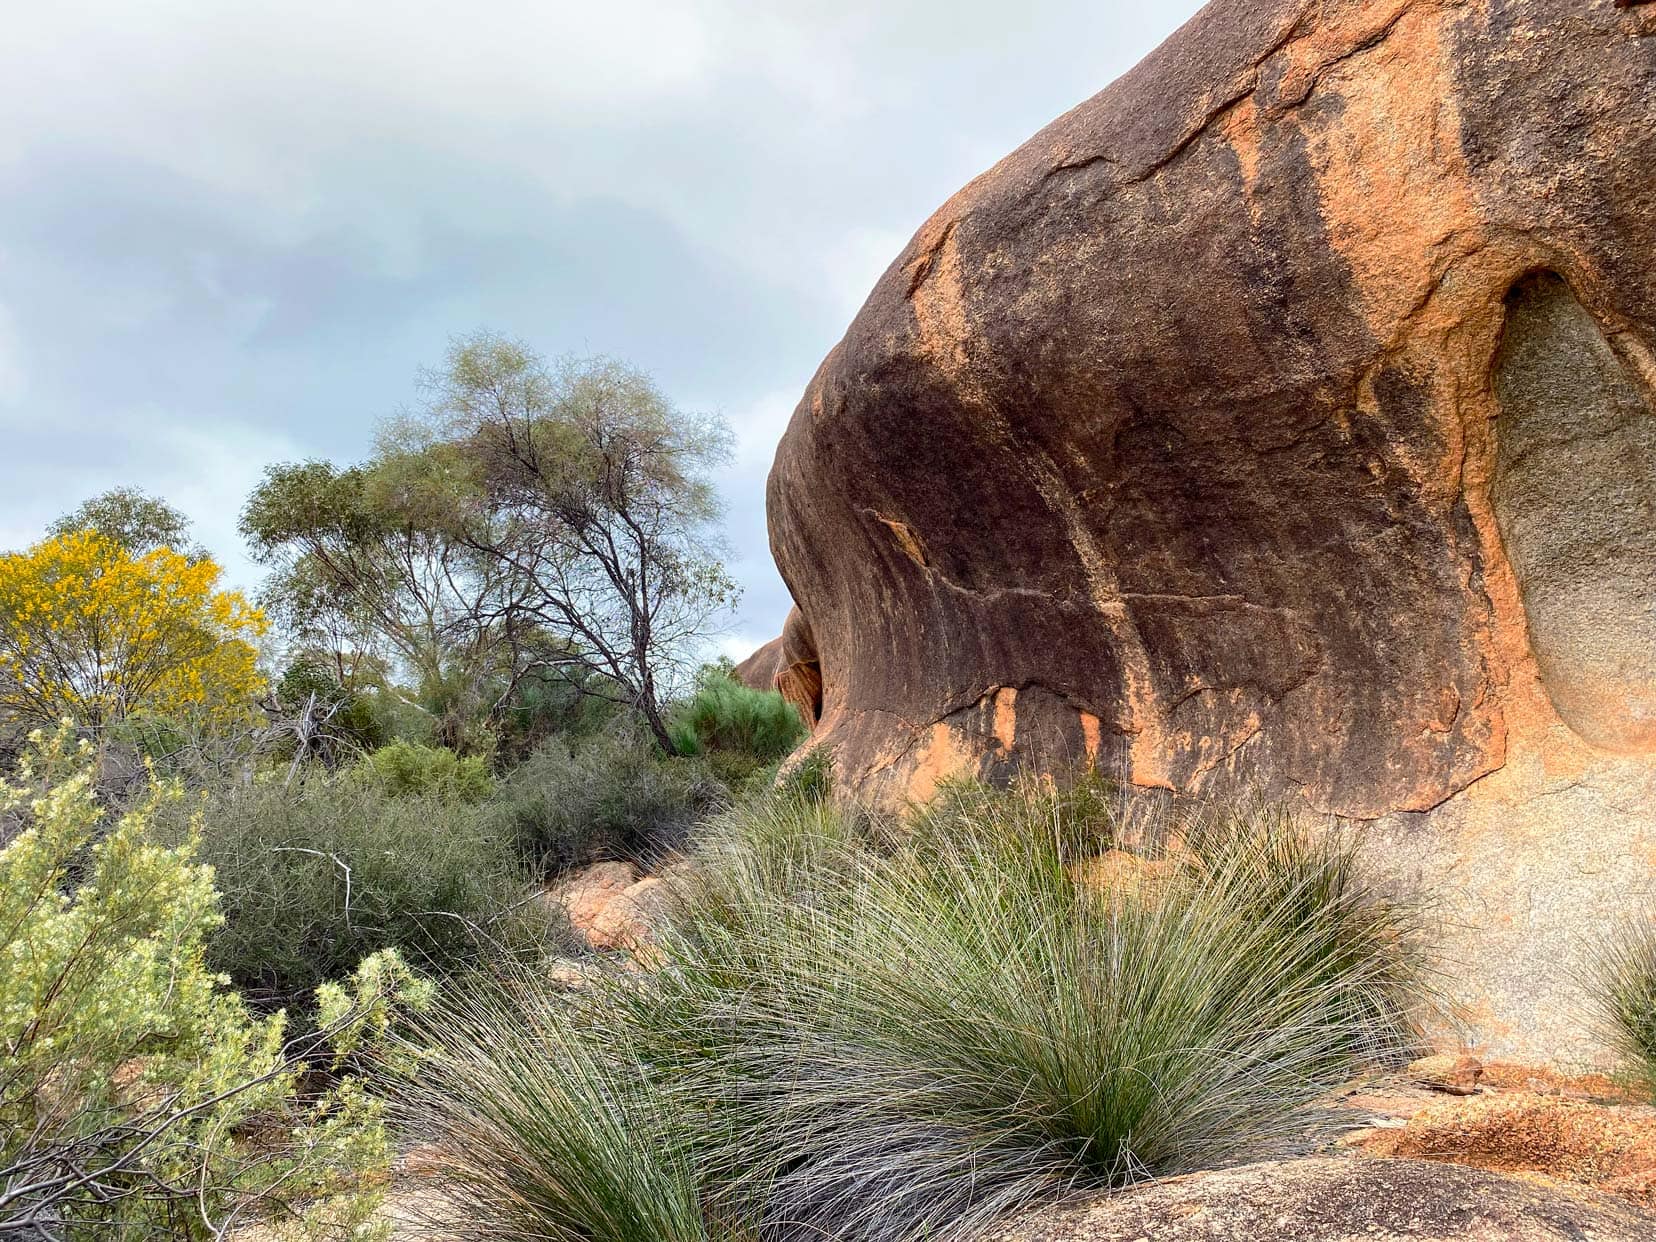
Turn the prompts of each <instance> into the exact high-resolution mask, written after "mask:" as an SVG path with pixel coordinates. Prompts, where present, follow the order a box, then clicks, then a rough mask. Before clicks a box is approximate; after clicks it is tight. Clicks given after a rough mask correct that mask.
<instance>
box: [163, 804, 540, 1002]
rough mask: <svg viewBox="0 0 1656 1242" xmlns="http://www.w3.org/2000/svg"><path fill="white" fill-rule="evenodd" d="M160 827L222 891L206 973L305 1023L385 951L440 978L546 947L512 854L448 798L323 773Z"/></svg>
mask: <svg viewBox="0 0 1656 1242" xmlns="http://www.w3.org/2000/svg"><path fill="white" fill-rule="evenodd" d="M165 817H166V822H167V827H168V829H169V832H170V835H171V837H172V838H173V839H184V838H186V837H188V836H190V835H191V834H192V833H193V834H195V836H196V838H197V840H198V845H197V850H198V853H199V855H200V857H201V858H202V859H203V860H204V861H206V862H208V863H210V864H211V865H212V866H213V868H214V871H215V873H216V875H217V878H218V885H219V888H220V889H221V890H222V892H223V898H222V905H223V910H224V914H225V918H226V922H225V925H224V927H223V928H222V929H221V930H220V931H219V932H218V933H217V934H216V935H215V936H214V937H213V939H212V942H211V944H210V945H209V949H208V959H207V960H208V963H209V965H210V966H211V967H212V968H213V969H215V970H219V971H222V972H224V973H225V974H227V975H228V976H230V978H231V979H232V980H234V981H235V983H236V984H237V985H238V986H239V987H241V988H243V989H244V990H245V991H246V992H247V994H248V995H249V996H250V997H251V998H253V999H254V1000H255V1001H257V1002H258V1003H260V1004H262V1005H265V1006H276V1005H287V1006H291V1007H295V1008H296V1009H297V1010H298V1011H300V1012H302V1013H305V1014H309V1013H310V1012H311V1010H312V1008H313V1001H312V997H313V995H314V991H315V989H316V987H317V986H318V985H319V984H321V983H322V982H323V981H324V980H327V979H331V978H336V977H338V976H339V975H341V974H342V973H344V972H347V971H349V970H350V969H351V968H352V967H353V966H354V965H355V964H356V962H357V961H358V960H360V959H361V958H363V957H364V956H366V955H368V954H370V953H373V952H375V951H377V950H380V949H385V948H390V947H397V948H399V949H401V951H402V952H404V953H405V954H406V955H407V956H408V958H409V960H410V961H412V962H413V963H415V964H416V965H417V966H418V967H419V968H420V969H422V970H423V971H425V972H427V973H429V974H433V975H437V976H440V977H441V976H448V975H452V974H456V973H460V972H462V971H465V970H467V969H469V968H471V967H472V966H474V965H476V964H477V963H478V962H480V961H481V960H483V959H485V958H489V957H493V956H498V955H502V954H504V955H513V954H518V955H525V956H532V955H533V954H535V953H536V952H538V951H539V950H540V949H541V947H542V946H543V941H544V936H545V934H546V930H547V929H546V925H545V921H544V916H541V915H539V914H538V911H539V910H540V906H539V905H538V904H537V903H536V902H534V901H531V900H527V898H528V897H529V886H528V881H527V876H526V873H525V872H524V870H523V868H522V867H521V865H520V864H519V862H518V860H517V857H516V856H515V854H514V853H513V851H512V849H511V845H510V843H509V842H506V841H504V840H502V839H500V838H499V837H498V836H496V835H494V834H492V833H491V832H490V831H489V830H488V828H487V827H486V826H485V824H484V822H483V820H482V817H481V815H480V813H479V811H478V810H477V809H476V808H474V807H472V806H469V805H467V804H465V803H462V802H459V801H457V800H455V799H453V798H447V797H442V796H439V795H435V794H413V795H405V796H400V797H399V796H393V795H391V794H388V793H386V792H385V790H384V789H382V788H381V787H379V786H378V785H377V784H375V783H373V782H371V781H363V780H358V779H349V778H334V779H329V778H327V777H324V776H321V775H316V776H313V777H312V778H311V779H309V780H305V781H299V782H295V784H294V785H293V786H292V787H291V788H290V787H284V786H283V785H282V784H281V783H280V782H278V781H275V780H261V781H258V782H255V783H254V784H252V785H247V786H229V787H225V788H221V789H218V790H216V791H213V792H211V793H208V794H206V795H203V796H202V798H201V799H200V800H199V802H198V803H196V804H195V805H185V804H175V805H173V806H171V807H168V808H166V811H165ZM196 825H199V827H196Z"/></svg>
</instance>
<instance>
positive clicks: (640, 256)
mask: <svg viewBox="0 0 1656 1242" xmlns="http://www.w3.org/2000/svg"><path fill="white" fill-rule="evenodd" d="M149 7H150V6H146V9H148V8H149ZM1194 7H1195V4H1194V0H1167V2H1165V3H1157V4H1147V5H1143V6H1121V5H1112V4H1100V3H1096V2H1091V3H1084V2H1081V0H1066V2H1064V3H1054V4H1050V5H1046V6H1042V7H1040V9H1039V10H1038V11H1037V10H1032V9H1029V8H1027V7H1024V6H1011V5H1005V4H999V3H988V2H987V0H970V2H968V3H964V4H961V3H947V2H945V0H922V2H917V3H911V4H907V5H896V6H892V5H874V4H861V3H850V4H846V3H838V4H829V3H816V2H814V0H812V2H810V3H805V2H796V3H793V4H783V5H776V4H767V5H759V4H754V3H747V2H746V0H699V2H697V3H684V4H680V3H665V2H663V3H659V4H647V3H646V4H638V3H630V4H616V5H612V6H609V7H608V8H603V7H600V8H598V9H594V8H591V7H587V6H583V7H582V8H581V9H580V10H579V11H578V12H577V11H575V10H574V9H573V8H571V7H569V6H564V5H561V4H551V5H548V4H531V3H518V4H509V3H502V4H500V5H499V7H498V8H496V7H493V6H487V7H482V8H479V6H458V5H455V6H450V5H445V4H412V5H410V4H398V5H391V4H389V3H368V2H366V0H365V2H364V3H362V4H360V5H352V6H349V7H348V9H347V10H343V11H342V10H339V9H338V8H337V6H322V5H312V4H308V3H300V4H296V5H292V6H285V7H283V8H282V9H281V10H280V11H279V20H278V18H277V16H273V13H274V12H275V11H272V10H260V11H259V13H262V16H260V15H257V14H253V10H246V11H242V10H233V9H231V8H229V7H227V6H222V5H218V4H214V3H212V2H211V0H168V2H167V3H166V4H164V5H158V6H155V11H154V12H146V13H145V14H143V15H142V16H143V18H144V20H139V19H138V16H137V15H135V14H134V10H133V8H131V7H129V6H123V5H121V4H117V3H113V2H111V3H110V4H108V5H106V6H105V8H104V10H103V11H102V12H97V11H94V10H87V11H86V12H84V13H81V14H80V16H79V17H78V18H74V19H72V18H71V17H69V16H66V15H63V14H60V13H56V12H54V11H52V10H49V9H47V8H46V7H45V6H40V7H38V8H37V9H36V10H34V11H33V12H31V13H28V14H25V15H21V16H20V17H18V18H15V19H14V18H10V17H9V18H8V21H9V22H10V21H14V20H15V21H16V23H17V26H16V30H15V31H14V32H13V33H14V35H15V37H14V38H13V39H12V40H11V42H10V47H11V51H10V52H8V51H7V50H6V49H5V48H4V47H0V132H4V133H5V135H6V137H5V138H4V139H3V140H0V427H4V428H5V445H6V451H5V455H4V457H3V458H0V498H3V499H4V504H3V506H0V543H5V544H16V543H18V542H21V541H24V540H26V539H28V538H32V537H33V536H34V534H35V532H37V531H38V529H39V527H40V526H41V525H43V524H44V522H45V521H47V520H49V519H50V518H51V517H52V516H54V515H55V514H56V513H58V512H61V511H62V510H64V509H67V508H69V507H70V506H72V505H73V504H75V503H77V502H78V501H79V500H80V499H82V498H83V496H84V495H85V494H87V493H89V492H90V491H93V490H97V489H98V488H99V487H102V486H108V485H111V484H113V483H117V482H130V483H136V484H139V485H142V486H147V487H151V488H152V489H154V490H157V491H160V492H162V493H163V494H168V495H169V496H170V498H172V499H174V500H175V502H176V503H180V504H181V505H182V506H183V507H184V508H185V509H186V511H187V512H190V513H191V516H192V517H194V518H196V519H197V521H198V522H199V523H200V524H201V527H202V532H203V534H204V535H205V536H206V537H207V538H208V540H209V542H210V543H211V544H213V546H214V549H215V551H216V552H218V553H219V555H220V556H221V557H223V558H225V559H226V560H227V561H228V562H229V564H230V566H231V568H232V571H233V572H234V573H235V574H237V575H238V576H241V577H243V578H247V577H250V576H251V574H252V572H253V571H252V570H251V568H250V567H249V566H248V565H247V564H246V562H245V559H244V558H242V557H241V555H240V549H238V548H236V547H234V546H233V544H234V512H235V509H236V508H237V507H238V506H239V504H240V501H241V499H242V496H243V495H244V494H245V490H246V487H247V486H248V485H249V483H250V482H251V480H252V479H253V478H255V477H256V475H257V470H258V468H259V467H262V465H263V464H264V461H263V460H254V459H255V458H258V457H260V456H261V455H270V456H279V455H286V456H302V455H327V456H333V457H339V458H352V457H357V456H360V455H361V454H363V453H364V452H366V451H367V449H368V446H369V443H370V439H371V435H372V430H373V425H374V423H375V421H376V420H377V419H379V418H380V417H382V416H384V415H387V414H390V413H392V412H394V411H395V410H396V409H397V408H398V407H399V406H400V405H402V404H403V403H405V402H407V401H408V400H409V399H410V398H411V397H412V396H413V385H412V380H413V376H414V372H415V370H416V369H417V368H418V367H419V366H421V365H424V364H428V363H431V362H433V361H435V360H437V359H438V358H439V357H440V355H441V353H442V350H443V348H444V345H445V343H446V341H447V339H448V338H449V337H450V336H451V335H453V334H456V333H462V332H467V331H470V330H472V329H474V328H477V327H489V328H493V329H497V330H500V331H505V332H509V333H512V334H514V335H518V336H521V337H524V338H525V339H527V340H529V341H531V342H532V343H534V344H535V345H536V346H537V347H539V348H540V349H542V350H543V351H545V352H547V353H563V352H588V351H590V352H605V353H615V354H620V355H623V356H626V357H628V358H630V359H632V360H633V361H635V362H637V363H638V364H640V365H642V366H644V367H645V368H646V369H648V370H650V371H651V372H653V373H654V374H655V375H656V376H657V378H658V379H659V380H660V381H661V383H662V384H663V386H664V387H665V388H666V389H667V391H669V392H670V393H671V394H673V396H674V397H675V398H676V399H677V400H678V401H680V403H681V404H684V405H686V406H690V407H693V408H698V409H716V410H719V411H722V412H724V413H725V414H727V415H728V416H730V417H731V419H732V421H733V422H734V423H735V424H736V425H737V426H738V428H739V429H740V431H741V434H742V436H743V443H742V445H741V451H740V453H739V455H738V459H737V461H736V463H735V464H734V465H733V466H732V467H731V468H730V469H729V470H727V471H726V472H724V474H723V475H722V477H721V483H722V486H723V488H724V490H725V493H726V496H727V500H728V502H729V515H728V522H727V531H728V539H729V543H730V546H731V552H732V566H733V569H734V570H735V571H736V573H737V574H738V576H739V578H740V579H741V581H742V582H743V583H744V585H745V587H746V589H747V598H746V602H745V604H744V607H743V609H742V612H741V615H740V616H739V617H738V618H737V622H736V627H737V632H738V635H739V636H740V638H741V640H742V641H743V642H745V643H753V642H757V641H761V640H763V639H764V638H765V637H767V636H769V635H770V634H771V633H774V632H775V631H776V630H777V628H778V627H779V626H780V623H781V619H782V615H783V613H784V612H785V610H786V607H787V596H786V591H785V590H784V589H783V588H782V586H781V584H780V582H779V581H778V580H777V578H776V575H775V571H774V569H773V568H772V567H771V565H770V560H769V554H768V549H767V547H766V542H765V533H764V520H763V486H764V475H765V473H766V470H767V469H768V465H769V459H770V454H771V451H772V449H773V447H774V444H775V440H776V438H777V436H778V435H779V434H780V432H781V429H782V425H783V423H784V422H785V419H786V417H787V414H788V413H789V412H790V410H791V406H792V403H793V399H794V397H795V396H796V395H797V394H798V393H799V391H800V390H801V389H802V388H803V387H804V384H805V382H806V381H807V380H808V379H809V377H810V375H811V373H812V371H813V370H814V369H815V367H816V364H817V362H818V361H819V360H820V358H821V356H822V354H823V353H824V352H826V350H827V349H828V348H829V347H830V346H831V345H832V344H833V342H834V340H835V339H836V338H837V337H838V335H839V334H840V333H841V332H842V331H843V330H844V327H845V324H846V322H847V320H848V319H849V317H850V314H851V313H852V312H853V310H854V308H855V305H856V303H857V302H858V301H859V300H860V298H861V296H862V293H863V292H864V291H866V289H867V287H868V286H869V285H870V284H871V283H872V281H873V279H874V278H875V276H876V275H877V274H878V272H879V270H880V269H881V268H882V267H883V266H884V265H885V264H886V263H887V262H889V260H890V259H891V258H892V257H893V256H894V255H895V252H896V250H897V249H898V247H899V246H900V245H901V243H902V241H903V240H904V239H905V238H906V237H907V235H908V234H909V233H910V232H912V230H913V229H914V228H915V227H916V226H918V224H919V223H920V222H921V220H922V219H923V218H924V216H925V215H926V214H927V212H929V211H930V210H931V209H932V208H934V207H935V206H936V205H937V204H938V203H940V202H941V201H942V200H943V199H944V198H945V197H946V196H947V195H948V194H949V193H950V192H952V191H953V190H954V189H955V188H957V187H958V186H959V185H960V184H962V183H963V182H964V181H966V180H967V179H968V178H969V177H971V176H972V175H974V174H975V173H977V172H979V171H981V170H982V168H983V167H984V166H986V165H987V164H988V163H990V162H992V160H993V159H994V158H996V157H998V156H999V155H1000V154H1002V153H1004V151H1006V150H1007V149H1009V148H1010V147H1011V146H1013V145H1015V144H1016V143H1017V142H1018V141H1021V140H1022V139H1023V138H1024V137H1026V136H1028V134H1029V133H1031V132H1032V131H1033V130H1034V129H1035V128H1037V127H1038V126H1039V125H1041V124H1043V123H1044V122H1046V121H1047V120H1049V119H1050V118H1051V117H1052V116H1054V115H1056V114H1057V113H1058V112H1060V111H1062V110H1063V109H1064V108H1066V107H1068V106H1070V105H1072V104H1074V103H1076V102H1078V101H1079V100H1080V99H1081V98H1083V97H1084V96H1086V95H1088V94H1090V93H1092V92H1093V91H1095V90H1097V89H1099V88H1101V87H1102V86H1104V85H1105V84H1106V83H1107V81H1108V80H1109V79H1110V78H1112V77H1114V76H1115V75H1116V74H1118V73H1119V72H1121V71H1122V70H1124V69H1125V68H1127V67H1128V65H1130V64H1131V63H1132V62H1133V61H1134V60H1136V59H1137V58H1138V57H1139V56H1140V55H1142V54H1143V52H1145V51H1147V50H1148V49H1149V47H1150V46H1151V45H1152V44H1153V43H1154V42H1155V41H1156V40H1157V39H1158V38H1160V37H1161V36H1162V35H1164V34H1166V33H1167V32H1168V31H1169V30H1171V29H1172V27H1173V26H1174V25H1175V24H1177V22H1178V21H1180V20H1182V18H1183V17H1185V16H1187V15H1188V13H1189V12H1190V11H1191V10H1193V9H1194ZM238 14H240V15H238ZM249 14H253V15H249ZM479 14H482V15H484V16H487V17H489V18H490V20H489V21H487V22H484V21H482V20H480V18H479ZM71 20H74V21H75V22H76V24H75V25H73V26H72V25H71V24H70V22H71ZM251 23H257V24H256V25H254V24H251ZM7 83H9V85H7Z"/></svg>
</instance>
